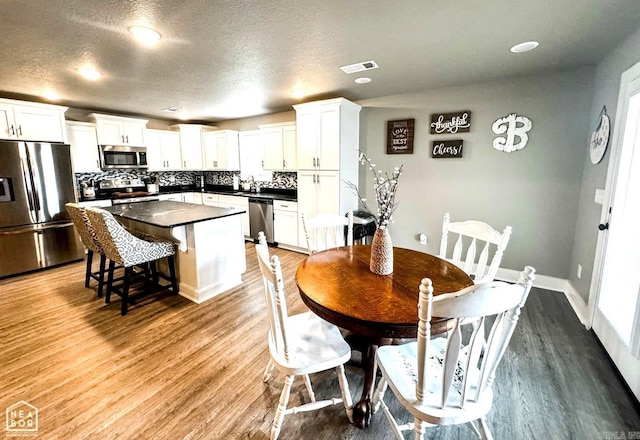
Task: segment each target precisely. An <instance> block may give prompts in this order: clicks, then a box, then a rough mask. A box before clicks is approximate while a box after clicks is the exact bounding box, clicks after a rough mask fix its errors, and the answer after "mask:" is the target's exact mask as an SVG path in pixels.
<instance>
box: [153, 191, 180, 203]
mask: <svg viewBox="0 0 640 440" xmlns="http://www.w3.org/2000/svg"><path fill="white" fill-rule="evenodd" d="M158 200H173V201H174V202H182V194H181V193H172V194H160V195H159V196H158Z"/></svg>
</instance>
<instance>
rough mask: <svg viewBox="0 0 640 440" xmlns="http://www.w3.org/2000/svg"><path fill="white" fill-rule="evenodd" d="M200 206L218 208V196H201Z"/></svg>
mask: <svg viewBox="0 0 640 440" xmlns="http://www.w3.org/2000/svg"><path fill="white" fill-rule="evenodd" d="M202 204H203V205H207V206H218V194H208V193H204V194H202Z"/></svg>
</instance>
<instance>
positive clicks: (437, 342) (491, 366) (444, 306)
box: [416, 266, 535, 408]
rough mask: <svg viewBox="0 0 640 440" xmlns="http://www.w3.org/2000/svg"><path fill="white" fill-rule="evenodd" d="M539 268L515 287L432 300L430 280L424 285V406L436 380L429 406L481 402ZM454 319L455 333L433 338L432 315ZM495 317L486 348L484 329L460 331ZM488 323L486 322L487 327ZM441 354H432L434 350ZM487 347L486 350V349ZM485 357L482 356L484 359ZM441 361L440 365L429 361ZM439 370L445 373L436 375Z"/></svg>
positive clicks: (491, 286) (481, 287)
mask: <svg viewBox="0 0 640 440" xmlns="http://www.w3.org/2000/svg"><path fill="white" fill-rule="evenodd" d="M534 273H535V269H534V268H532V267H530V266H527V267H525V269H524V271H523V272H522V273H521V274H520V279H519V280H518V283H517V284H508V283H503V282H492V283H482V284H476V285H473V286H470V287H467V288H465V289H462V290H460V291H458V292H454V293H447V294H442V295H438V296H436V297H434V296H433V287H432V285H431V280H429V279H428V278H425V279H423V280H422V282H421V284H420V298H419V305H418V318H419V322H418V354H417V365H418V378H417V384H416V396H417V398H418V399H419V400H420V401H421V402H423V401H425V400H426V399H427V396H429V397H433V393H432V392H431V394H430V391H429V389H428V387H427V384H429V382H433V380H432V379H433V378H434V377H440V378H441V380H442V383H441V385H442V386H441V387H438V389H439V390H440V395H438V396H436V397H437V398H436V399H435V400H429V402H430V403H432V404H435V405H438V406H439V407H441V408H461V407H462V408H464V406H465V404H466V403H467V402H477V401H478V400H479V399H480V398H481V397H482V395H483V393H485V392H487V391H488V390H490V389H491V387H492V385H493V381H494V378H495V372H496V368H497V366H498V364H499V362H500V360H501V359H502V356H503V354H504V353H505V351H506V349H507V345H508V344H509V340H510V339H511V335H512V334H513V331H514V329H515V326H516V324H517V322H518V318H519V315H520V309H521V308H522V306H523V305H524V303H525V301H526V300H527V296H528V295H529V291H530V290H531V284H532V282H533V279H534ZM432 316H437V317H440V318H449V319H453V329H452V330H451V331H449V332H448V333H447V335H446V336H444V337H440V338H436V339H434V340H430V339H431V317H432ZM489 316H495V320H494V321H493V324H492V326H491V329H490V331H489V334H488V336H486V335H485V336H486V345H485V344H484V339H485V338H483V337H482V336H481V335H480V332H484V328H485V325H480V326H478V327H476V328H475V330H474V331H473V332H472V333H471V332H467V333H470V334H465V335H464V336H463V333H462V331H461V321H462V320H463V319H464V318H480V320H481V322H482V323H483V324H484V321H485V318H486V317H489ZM489 323H490V322H489V321H487V324H489ZM436 348H437V349H438V351H440V353H431V351H436ZM483 348H484V350H483ZM481 354H482V356H481ZM434 356H435V357H437V359H438V361H437V362H433V361H432V362H430V359H431V358H433V357H434ZM438 368H440V369H441V371H434V369H438ZM461 372H462V374H461Z"/></svg>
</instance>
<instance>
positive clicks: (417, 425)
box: [413, 418, 426, 440]
mask: <svg viewBox="0 0 640 440" xmlns="http://www.w3.org/2000/svg"><path fill="white" fill-rule="evenodd" d="M413 431H414V432H415V434H416V436H415V440H424V433H425V431H426V426H425V423H424V422H423V421H422V420H420V419H418V418H416V419H415V422H414V426H413Z"/></svg>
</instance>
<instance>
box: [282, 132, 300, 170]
mask: <svg viewBox="0 0 640 440" xmlns="http://www.w3.org/2000/svg"><path fill="white" fill-rule="evenodd" d="M296 136H297V131H296V126H295V125H289V126H286V127H282V159H283V160H284V169H285V170H287V171H295V170H296V169H298V150H297V149H298V142H297V139H296Z"/></svg>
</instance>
